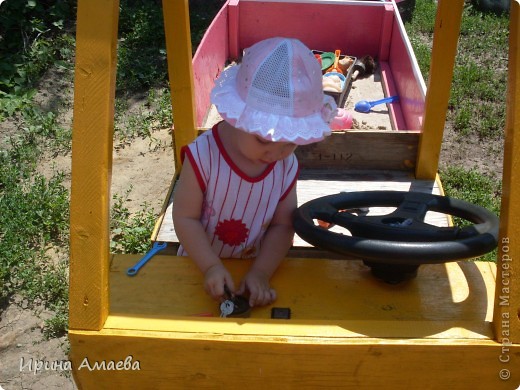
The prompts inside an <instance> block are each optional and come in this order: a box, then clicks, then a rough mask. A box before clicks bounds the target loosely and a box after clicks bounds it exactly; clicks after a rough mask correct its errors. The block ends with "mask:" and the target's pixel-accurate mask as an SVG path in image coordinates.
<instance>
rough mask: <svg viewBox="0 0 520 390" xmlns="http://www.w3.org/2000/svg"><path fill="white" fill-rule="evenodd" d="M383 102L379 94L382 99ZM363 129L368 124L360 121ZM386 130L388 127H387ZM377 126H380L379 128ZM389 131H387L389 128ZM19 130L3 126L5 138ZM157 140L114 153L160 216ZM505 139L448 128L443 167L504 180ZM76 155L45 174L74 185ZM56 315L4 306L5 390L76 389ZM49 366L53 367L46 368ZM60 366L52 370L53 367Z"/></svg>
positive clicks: (116, 171) (170, 168)
mask: <svg viewBox="0 0 520 390" xmlns="http://www.w3.org/2000/svg"><path fill="white" fill-rule="evenodd" d="M41 90H42V91H44V92H40V95H39V99H41V104H42V107H46V108H48V109H52V107H53V104H55V100H54V98H55V97H56V95H55V94H56V93H58V92H57V90H59V93H60V94H61V95H62V96H61V99H65V100H67V99H68V100H69V101H72V92H71V90H72V87H71V85H70V84H69V85H68V86H67V85H65V84H63V83H62V82H60V81H59V79H58V78H56V77H50V78H49V79H48V80H45V81H44V82H43V84H42V88H41ZM355 94H356V89H353V90H352V91H351V96H352V97H351V98H350V100H349V101H347V108H349V107H350V106H349V104H350V105H351V104H352V102H353V100H354V99H355ZM376 98H377V96H376ZM71 108H72V105H70V107H68V109H67V110H65V112H62V114H61V115H62V122H63V124H64V125H68V126H70V125H71V119H72V110H71ZM355 119H356V121H358V124H357V126H360V127H358V128H363V126H366V125H367V124H366V123H363V119H362V118H361V119H360V118H356V117H355ZM378 126H379V125H378ZM381 126H383V127H385V126H387V124H384V123H383V124H381ZM375 128H377V126H376V127H375ZM386 128H387V127H386ZM11 131H15V129H14V128H12V127H9V126H7V125H6V126H4V125H2V127H1V128H0V135H2V138H3V137H4V136H5V135H6V132H11ZM153 138H154V139H153V140H152V141H150V140H149V139H136V140H134V141H133V142H132V143H131V144H130V145H116V146H117V147H116V148H115V150H114V168H113V175H112V179H113V180H112V193H116V194H124V193H125V192H126V191H127V190H128V189H129V188H130V186H131V188H132V190H131V192H130V197H129V200H128V203H127V204H126V206H127V207H128V208H129V210H130V211H137V210H139V209H140V208H141V205H142V204H143V203H144V202H148V203H149V204H150V205H151V206H150V207H153V208H154V210H155V211H156V212H159V210H160V208H161V206H162V203H163V201H164V199H165V196H166V193H167V191H168V187H169V184H170V181H171V178H172V176H173V173H174V165H173V152H172V148H171V134H170V132H169V130H168V129H164V130H161V131H156V132H154V133H153ZM501 150H502V141H501V140H497V141H495V142H489V141H488V142H486V143H482V142H480V141H479V140H478V139H472V138H471V137H466V138H464V139H460V138H457V136H455V135H454V134H453V132H452V131H451V130H450V128H449V127H448V128H447V129H446V131H445V135H444V143H443V149H442V152H441V159H440V165H441V167H443V166H445V165H447V164H448V163H449V164H451V165H458V166H462V167H465V168H468V169H469V168H476V169H477V170H479V171H481V172H483V173H486V174H490V175H493V176H495V177H500V176H501V171H502V161H501V159H500V157H497V156H501V153H500V151H501ZM70 157H71V156H70V153H68V154H66V155H58V156H48V158H47V160H46V163H45V164H42V165H41V168H40V169H41V172H42V173H43V174H45V175H47V176H50V175H52V174H53V172H58V171H61V172H64V173H65V175H66V178H67V179H66V183H65V184H66V185H70V161H71V160H70ZM51 315H52V313H50V312H48V311H46V310H44V309H42V308H36V309H34V308H31V305H30V303H29V302H27V301H24V300H23V299H22V298H20V297H19V296H15V297H13V298H12V300H11V302H10V303H9V304H8V305H7V306H6V307H4V308H0V390H1V389H2V388H3V389H5V390H11V389H35V390H39V389H42V390H46V389H54V388H56V389H58V388H59V389H61V390H68V389H75V388H76V386H75V384H74V381H73V380H72V378H71V375H70V372H69V371H68V369H67V349H68V342H67V339H66V337H62V338H59V339H51V340H46V339H45V338H44V336H43V332H42V327H43V322H44V320H45V319H46V318H49V317H50V316H51ZM45 364H47V366H48V368H49V369H45V366H44V365H45ZM53 364H54V366H53V367H52V365H53Z"/></svg>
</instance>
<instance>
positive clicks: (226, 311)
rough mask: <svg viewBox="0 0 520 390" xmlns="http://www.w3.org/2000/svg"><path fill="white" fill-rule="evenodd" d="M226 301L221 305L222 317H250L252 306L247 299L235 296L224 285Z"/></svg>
mask: <svg viewBox="0 0 520 390" xmlns="http://www.w3.org/2000/svg"><path fill="white" fill-rule="evenodd" d="M224 293H225V296H226V300H225V301H224V302H222V303H221V304H220V316H221V317H224V318H226V317H243V318H245V317H249V314H250V313H251V306H249V301H248V299H247V298H245V297H243V296H241V295H233V294H232V293H231V291H229V288H228V286H226V285H224Z"/></svg>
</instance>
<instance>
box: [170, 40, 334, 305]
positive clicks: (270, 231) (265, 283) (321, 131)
mask: <svg viewBox="0 0 520 390" xmlns="http://www.w3.org/2000/svg"><path fill="white" fill-rule="evenodd" d="M321 78H322V75H321V69H320V66H319V64H318V62H317V61H316V58H315V57H314V55H313V54H312V52H311V51H310V50H309V49H308V48H307V47H306V46H305V45H304V44H303V43H301V42H300V41H299V40H296V39H288V38H271V39H266V40H264V41H261V42H259V43H257V44H255V45H253V46H251V47H250V48H249V49H246V51H245V54H244V57H243V59H242V63H241V64H240V65H237V66H234V67H231V68H229V69H227V70H225V71H224V72H222V74H221V75H220V76H219V78H218V79H217V81H216V85H215V87H214V88H213V90H212V92H211V101H212V103H213V104H215V107H216V108H217V111H218V112H219V114H220V115H221V116H222V118H223V121H221V122H220V123H218V124H216V125H215V126H214V127H213V129H212V130H211V131H207V132H205V133H204V134H202V135H201V136H199V137H197V139H196V140H195V141H194V142H193V143H191V144H190V145H188V146H185V147H184V148H183V150H182V155H183V160H184V161H183V162H184V164H183V168H182V171H181V175H180V178H179V181H178V183H177V185H176V189H175V194H174V203H173V205H174V208H173V220H174V226H175V230H176V232H177V236H178V238H179V241H180V243H181V246H180V248H179V252H178V254H179V255H188V256H190V257H191V258H192V259H193V261H195V263H196V264H197V266H198V268H199V269H200V270H201V271H202V273H203V274H204V279H205V282H204V287H205V289H206V292H207V293H208V294H210V295H211V296H212V297H213V298H214V299H216V300H221V299H222V298H223V296H224V285H226V286H227V287H228V288H229V290H230V291H231V292H232V293H236V294H244V293H249V304H250V305H251V306H255V305H256V306H262V305H268V304H270V303H272V302H274V301H275V299H276V291H275V290H274V289H272V288H271V286H270V284H269V280H270V279H271V276H272V275H273V274H274V272H275V271H276V269H277V268H278V266H279V264H280V262H281V261H282V259H283V258H284V256H285V255H286V254H287V251H288V250H289V248H290V247H291V244H292V239H293V236H294V230H293V228H292V222H291V214H292V212H293V211H294V210H295V208H296V207H297V202H296V179H297V175H298V162H297V160H296V157H295V155H294V153H293V152H294V150H295V149H296V147H297V145H305V144H309V143H313V142H317V141H320V140H322V139H323V138H324V137H325V136H326V135H329V134H330V128H329V125H328V123H329V122H330V121H331V120H332V118H333V117H334V115H335V112H336V104H335V103H334V100H333V99H332V98H331V97H329V96H326V95H324V94H323V91H322V81H321ZM221 258H255V259H254V261H253V263H252V265H251V268H250V269H249V271H248V272H247V274H246V275H245V276H244V278H243V280H242V281H241V283H240V285H239V287H238V289H235V283H234V281H233V279H232V277H231V275H230V274H229V272H228V271H227V269H226V268H225V267H224V265H223V263H222V261H221V260H220V259H221Z"/></svg>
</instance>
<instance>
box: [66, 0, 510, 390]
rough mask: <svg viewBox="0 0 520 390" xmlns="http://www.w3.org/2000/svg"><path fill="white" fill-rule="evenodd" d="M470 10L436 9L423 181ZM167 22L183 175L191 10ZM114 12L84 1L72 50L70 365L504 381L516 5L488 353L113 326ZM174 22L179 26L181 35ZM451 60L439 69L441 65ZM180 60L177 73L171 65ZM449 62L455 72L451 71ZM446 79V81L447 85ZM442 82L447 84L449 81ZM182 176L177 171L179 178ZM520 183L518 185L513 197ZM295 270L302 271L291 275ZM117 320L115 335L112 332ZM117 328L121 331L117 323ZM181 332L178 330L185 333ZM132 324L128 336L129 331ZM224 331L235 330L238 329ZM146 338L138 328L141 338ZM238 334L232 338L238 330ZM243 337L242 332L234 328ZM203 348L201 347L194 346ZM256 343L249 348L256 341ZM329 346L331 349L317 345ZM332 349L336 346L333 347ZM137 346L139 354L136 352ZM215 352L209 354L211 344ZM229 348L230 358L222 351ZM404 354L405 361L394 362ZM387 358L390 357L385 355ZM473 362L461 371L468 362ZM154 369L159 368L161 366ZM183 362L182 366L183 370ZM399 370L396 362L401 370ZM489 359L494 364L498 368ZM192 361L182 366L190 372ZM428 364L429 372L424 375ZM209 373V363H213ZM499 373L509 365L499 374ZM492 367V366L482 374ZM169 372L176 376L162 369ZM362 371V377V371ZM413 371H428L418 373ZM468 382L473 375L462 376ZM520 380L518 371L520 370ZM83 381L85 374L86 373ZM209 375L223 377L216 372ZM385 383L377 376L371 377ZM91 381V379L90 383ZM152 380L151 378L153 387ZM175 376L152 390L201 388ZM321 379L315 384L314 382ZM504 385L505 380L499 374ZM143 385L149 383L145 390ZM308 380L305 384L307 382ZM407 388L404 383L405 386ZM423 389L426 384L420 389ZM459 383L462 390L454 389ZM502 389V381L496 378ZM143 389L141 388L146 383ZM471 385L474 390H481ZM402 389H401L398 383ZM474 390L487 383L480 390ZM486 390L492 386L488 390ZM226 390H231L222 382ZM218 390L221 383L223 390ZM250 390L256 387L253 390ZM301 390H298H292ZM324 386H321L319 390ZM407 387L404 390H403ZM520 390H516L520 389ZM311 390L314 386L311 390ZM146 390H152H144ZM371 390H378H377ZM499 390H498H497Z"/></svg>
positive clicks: (360, 380)
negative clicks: (137, 362)
mask: <svg viewBox="0 0 520 390" xmlns="http://www.w3.org/2000/svg"><path fill="white" fill-rule="evenodd" d="M463 3H464V1H463V0H456V1H451V2H448V1H446V0H442V1H439V8H438V15H437V19H436V31H435V41H434V51H433V59H432V68H431V70H430V72H431V76H430V77H431V81H430V86H431V87H430V88H429V90H428V96H427V101H426V112H425V119H424V128H423V134H422V136H421V137H422V139H421V143H420V152H419V157H418V164H417V176H420V177H424V178H432V176H433V177H435V174H436V170H437V164H438V157H439V152H438V151H439V150H440V142H441V140H442V128H443V124H444V117H445V115H444V113H445V105H446V104H447V99H448V98H449V87H448V84H447V82H446V79H448V78H449V80H451V75H452V66H448V65H447V64H451V65H452V64H453V58H452V57H454V55H455V47H456V37H457V35H458V30H459V23H460V15H461V13H462V6H463ZM163 7H164V17H165V25H166V32H167V35H168V39H167V51H168V59H169V71H170V83H171V85H172V104H173V105H174V107H175V130H174V137H175V141H174V143H175V148H176V154H175V155H176V160H175V161H176V164H179V163H178V161H179V147H180V146H181V145H182V144H185V143H187V142H189V141H190V140H191V139H193V138H194V137H195V135H196V127H195V120H194V103H193V94H192V91H193V79H192V77H193V76H192V72H191V43H190V34H189V24H188V22H187V21H188V18H187V17H188V1H187V0H164V1H163ZM118 12H119V1H118V0H79V1H78V23H77V41H76V51H77V52H76V73H75V95H74V125H73V143H72V156H73V158H72V188H71V206H70V209H71V210H70V215H71V217H70V226H71V228H70V229H71V230H70V248H71V253H70V255H71V256H70V302H69V304H70V319H69V329H70V330H69V337H70V339H71V357H72V360H73V363H74V364H75V365H76V367H75V368H76V369H77V364H78V363H80V362H81V361H80V360H78V359H80V358H81V353H83V352H84V351H89V354H90V355H89V358H90V359H91V360H97V361H102V360H106V359H109V358H110V357H111V356H113V351H114V349H116V350H117V351H118V352H121V354H122V355H121V354H120V355H119V357H121V356H125V355H124V354H125V353H127V354H128V355H131V354H132V353H133V352H132V351H135V350H136V349H137V350H144V349H146V348H148V350H149V349H150V348H151V347H154V348H156V350H157V351H162V352H159V353H157V356H150V357H149V358H150V359H151V360H150V361H151V362H156V364H161V362H162V363H165V362H164V361H163V360H161V359H166V358H167V357H168V356H170V355H168V354H171V356H175V357H176V358H178V359H179V361H178V365H179V367H180V369H181V370H182V367H183V365H186V367H188V365H190V364H191V365H193V364H195V363H197V362H195V361H193V358H190V356H191V355H190V354H191V353H192V354H193V357H195V356H199V357H200V356H201V355H199V352H200V351H199V349H200V348H205V349H207V351H206V352H208V354H207V355H202V356H207V359H217V360H218V361H223V359H230V360H232V359H233V357H234V356H235V354H236V352H237V350H239V349H242V351H243V352H244V351H245V352H246V353H250V354H251V355H250V356H251V359H253V360H254V361H255V362H258V364H259V365H260V366H261V364H266V365H267V364H269V362H270V361H271V358H270V356H271V355H270V354H283V355H286V356H289V355H290V356H291V358H293V359H294V364H291V367H294V369H295V372H296V373H301V372H307V373H308V372H313V373H315V374H316V373H319V372H320V369H329V370H330V367H328V368H327V364H329V365H330V364H331V365H332V366H333V367H335V370H337V372H338V375H337V378H330V380H329V381H328V382H327V383H328V384H329V385H333V384H334V383H335V384H336V385H339V384H340V383H343V384H345V383H348V384H351V385H353V386H354V385H355V386H357V387H358V388H361V387H365V388H369V386H375V385H378V384H379V385H382V387H384V386H385V384H390V383H394V384H395V381H394V380H395V379H396V378H397V374H396V372H395V371H394V368H393V367H395V365H400V366H403V367H404V370H403V374H401V375H409V376H412V375H414V374H415V373H417V378H418V381H417V382H414V381H411V380H409V382H408V384H409V387H408V388H411V387H422V386H424V383H428V385H429V384H431V383H443V384H450V387H453V388H456V387H462V388H464V387H465V384H466V383H467V382H464V381H463V380H462V379H461V378H463V377H464V375H465V374H469V375H478V372H479V369H478V364H480V362H481V359H486V362H487V361H488V360H489V364H490V365H492V366H493V368H496V369H497V370H498V369H499V368H500V367H501V366H500V363H497V361H498V360H499V359H500V358H501V349H500V347H501V346H502V347H504V348H507V350H508V351H510V354H509V355H507V356H508V357H510V358H511V359H517V360H516V361H518V356H519V355H520V352H519V351H520V346H519V344H520V319H519V313H520V294H519V293H518V292H519V291H520V273H519V272H518V270H517V269H516V268H515V267H513V262H512V261H511V259H513V260H514V261H515V262H518V258H519V256H520V239H519V238H518V237H520V235H519V234H518V233H519V230H520V227H519V225H518V224H515V221H518V220H519V218H520V189H519V188H518V187H519V185H518V183H520V179H519V178H518V177H517V176H518V174H519V173H517V171H516V170H515V169H514V168H515V167H518V166H519V165H520V161H519V159H520V157H519V156H520V146H519V142H520V140H518V139H516V141H515V136H516V138H518V135H517V134H515V133H516V132H518V129H519V128H520V124H519V121H520V105H519V103H518V102H519V101H520V100H519V98H518V94H519V92H520V86H519V85H520V84H519V82H518V79H519V77H518V76H519V72H520V63H519V62H520V61H519V55H520V30H519V25H520V2H519V0H514V1H513V2H512V4H511V34H510V65H509V67H510V69H511V71H510V73H509V80H508V83H509V84H508V85H509V89H508V100H507V103H508V108H507V127H506V145H505V155H504V176H503V199H502V210H501V226H500V240H501V243H500V245H499V256H498V262H497V277H496V288H495V291H496V297H495V301H494V302H495V303H494V306H495V311H494V325H495V330H494V337H493V338H492V339H490V340H485V341H474V342H467V341H464V340H457V339H453V340H452V341H451V342H449V341H446V340H443V341H436V340H431V339H429V340H426V339H421V338H417V339H413V338H412V339H405V340H399V339H395V340H394V339H385V340H382V339H378V338H366V337H364V338H358V337H355V336H352V337H350V336H349V337H342V338H340V339H337V338H335V336H334V335H333V334H331V339H330V340H328V341H326V342H325V341H324V340H321V341H320V340H317V339H313V338H312V337H310V338H309V337H303V336H302V337H301V338H296V339H294V340H292V342H291V340H288V339H286V338H277V337H276V336H270V338H269V337H267V336H266V337H267V338H265V339H260V340H264V341H262V342H260V343H259V344H258V343H257V344H251V343H250V341H251V340H250V339H248V337H247V335H246V336H244V335H238V334H236V333H233V332H236V331H231V333H230V334H227V335H226V334H225V333H223V334H222V335H221V338H216V336H215V335H212V334H209V333H207V334H205V335H204V334H201V335H199V336H197V335H193V334H191V333H190V332H191V331H190V328H189V327H190V326H192V325H193V323H192V322H190V321H180V322H179V321H177V322H176V324H177V325H176V326H180V327H181V328H182V329H184V330H183V331H181V328H179V329H178V330H177V332H168V329H169V327H170V326H173V323H172V322H168V321H170V320H165V319H164V320H163V319H160V318H156V319H155V320H154V321H155V323H157V324H159V323H160V324H163V325H164V329H163V330H162V331H157V330H156V331H152V330H146V326H144V328H143V327H142V326H143V325H142V324H141V325H140V323H139V322H138V321H134V322H133V323H132V327H133V328H132V329H133V330H127V328H125V327H124V326H128V323H129V321H131V319H129V318H127V319H126V320H124V321H122V322H119V323H117V321H116V320H117V316H112V317H110V316H109V284H108V273H109V267H110V262H111V261H121V262H122V263H123V264H124V263H125V262H129V261H133V259H134V258H133V257H125V256H119V257H117V258H114V259H113V258H112V257H111V255H110V253H109V242H110V240H109V204H110V184H111V172H112V133H113V120H114V91H115V71H116V45H117V26H118ZM174 21H175V23H174ZM443 56H444V60H440V58H443ZM173 58H175V61H172V59H173ZM446 61H448V62H446ZM448 76H450V77H448ZM443 80H444V81H443ZM179 167H180V166H179V165H178V166H177V169H178V168H179ZM515 183H516V185H515ZM295 264H297V263H295ZM107 319H109V321H108V322H109V324H107ZM114 321H116V322H114ZM179 323H182V324H181V325H179ZM125 324H126V325H125ZM229 326H230V327H228V328H226V327H225V326H224V327H223V329H224V330H226V329H227V330H230V329H231V328H233V326H232V325H229ZM140 327H141V328H140ZM233 329H234V328H233ZM237 329H239V328H237ZM197 340H198V341H197ZM226 340H228V341H233V340H235V343H231V344H230V345H231V347H224V349H222V350H219V347H218V345H221V346H222V345H227V344H222V342H223V341H226ZM248 340H249V341H248ZM208 341H213V342H214V343H216V344H214V345H216V347H215V348H216V349H215V351H217V350H219V351H220V352H218V353H213V354H212V353H210V351H211V350H212V347H211V346H208V344H207V342H208ZM315 342H318V343H320V342H323V343H324V344H323V345H320V344H313V343H315ZM327 343H330V345H327ZM130 345H131V347H130ZM212 345H213V344H212ZM226 348H229V349H226ZM397 351H401V353H399V354H397V355H395V356H397V357H396V358H392V355H394V354H395V353H396V352H397ZM383 352H384V353H383ZM313 354H317V356H318V357H319V356H322V358H321V359H322V362H319V363H317V365H316V366H314V367H311V366H309V364H308V363H306V362H307V361H308V360H307V359H308V357H309V356H312V355H313ZM348 354H350V355H349V356H357V355H359V356H365V358H364V359H362V360H360V361H359V362H358V363H357V364H358V365H359V366H358V368H357V369H356V370H347V371H345V372H348V373H350V374H349V376H345V374H344V372H343V374H340V371H341V369H342V368H344V367H345V366H348V364H349V360H348V358H347V355H348ZM466 358H467V360H464V359H466ZM154 359H155V360H154ZM183 359H184V360H183ZM398 359H399V360H398ZM491 359H493V361H492V362H491ZM183 361H184V363H183ZM421 362H428V363H429V366H428V367H424V366H422V365H421ZM206 363H207V364H209V366H211V364H212V363H211V362H209V361H208V362H206ZM502 363H503V362H502ZM447 364H448V365H450V364H452V365H455V364H457V365H460V368H461V374H460V375H461V378H456V377H449V378H443V377H442V375H443V367H446V365H447ZM483 364H488V363H483ZM164 366H165V367H164V369H165V370H166V371H167V370H168V367H167V366H168V364H164ZM227 367H228V372H227V373H223V374H222V376H221V377H220V379H221V380H223V381H224V380H225V378H226V377H228V376H229V375H231V379H230V380H229V383H231V384H235V385H238V384H239V383H247V381H248V378H250V377H251V378H253V377H254V378H263V377H262V373H261V372H255V373H241V372H234V370H233V365H232V364H230V365H227ZM507 367H508V368H511V370H512V374H513V375H514V377H513V378H515V379H518V378H520V377H519V375H520V373H518V372H516V373H514V372H513V370H514V368H515V367H518V364H517V365H516V366H514V365H511V366H507ZM358 369H359V370H358ZM417 370H420V371H419V372H418V371H417ZM464 370H465V371H464ZM517 370H519V371H520V369H518V368H517ZM85 371H87V370H85ZM213 371H214V372H212V375H218V367H216V368H215V369H214V370H213ZM375 372H378V374H377V375H376V374H374V373H375ZM89 374H91V375H89ZM147 375H148V376H147ZM150 375H152V374H151V373H148V374H147V373H143V372H137V371H120V372H115V371H114V372H112V373H110V372H108V373H107V372H105V371H98V372H92V373H89V372H82V373H81V375H79V374H78V373H77V372H75V376H76V378H79V377H81V381H80V382H81V383H80V387H83V388H105V387H108V386H110V383H112V384H126V385H127V386H128V385H134V386H137V384H138V383H141V384H142V386H146V383H150V382H146V380H148V381H150V378H152V376H150ZM175 375H176V374H175V373H170V374H168V372H167V373H166V374H165V377H166V378H170V379H171V381H169V382H163V383H162V384H160V385H157V384H156V386H155V388H170V386H171V384H172V383H173V382H175V383H177V384H178V385H179V384H184V385H186V384H188V383H191V384H193V385H197V383H198V380H201V379H203V376H204V375H206V374H204V373H201V374H200V375H201V376H200V377H196V376H194V377H192V378H191V377H190V378H179V377H175ZM313 375H314V374H313ZM497 375H498V374H497ZM143 378H144V379H143ZM309 378H310V379H312V376H311V377H309V376H307V379H309ZM264 379H265V382H264V383H263V384H264V385H266V384H268V385H270V386H273V387H279V385H280V383H279V382H276V380H277V378H264ZM401 379H402V378H401ZM423 379H424V380H425V381H427V382H422V380H423ZM458 379H461V381H462V382H457V380H458ZM495 379H496V378H495ZM143 381H145V382H143ZM473 382H475V381H473ZM401 383H402V382H401ZM476 383H479V382H478V380H477V382H476ZM482 383H484V382H482ZM499 383H502V384H504V388H511V387H510V386H507V387H506V386H505V385H511V383H510V382H509V383H508V382H506V381H503V382H499ZM220 384H221V385H224V384H225V381H224V382H220ZM215 385H216V386H218V385H219V383H215ZM251 385H253V386H254V383H251ZM292 385H294V386H298V387H299V384H298V383H292ZM315 385H316V386H317V385H318V384H317V383H315ZM405 385H406V383H405ZM514 385H515V386H517V385H518V383H515V384H514ZM307 386H310V387H312V382H310V383H307ZM142 388H144V387H142ZM372 388H373V387H372ZM494 388H498V387H494Z"/></svg>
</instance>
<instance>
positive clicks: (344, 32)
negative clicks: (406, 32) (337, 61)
mask: <svg viewBox="0 0 520 390" xmlns="http://www.w3.org/2000/svg"><path fill="white" fill-rule="evenodd" d="M239 7H240V17H239V25H240V28H239V30H240V47H241V48H242V49H243V48H245V47H249V46H251V45H252V44H254V43H255V42H258V41H260V40H262V39H266V38H270V37H274V36H287V37H295V38H298V39H300V40H301V41H302V42H304V43H305V44H306V45H307V46H308V47H309V48H311V49H315V50H323V51H334V50H335V49H340V50H342V52H343V53H344V54H348V55H352V56H355V57H361V56H363V55H366V54H370V55H372V56H374V57H375V56H377V55H378V54H379V52H380V44H381V43H380V37H381V33H382V27H383V24H384V23H383V18H384V13H385V4H384V3H376V2H374V3H372V4H371V5H362V4H356V3H355V2H351V3H348V4H323V3H322V4H319V3H315V4H310V3H302V4H295V3H284V2H256V1H254V2H248V1H241V2H240V3H239Z"/></svg>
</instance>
